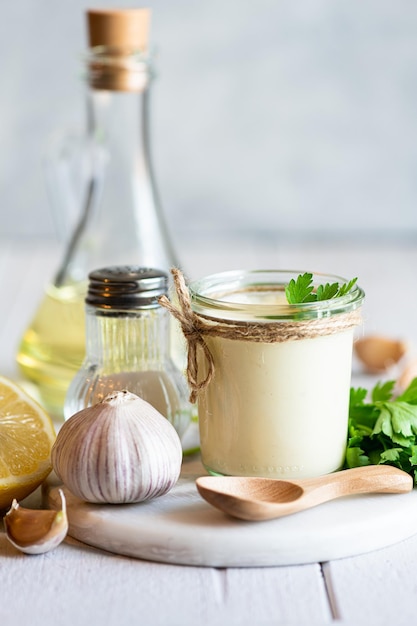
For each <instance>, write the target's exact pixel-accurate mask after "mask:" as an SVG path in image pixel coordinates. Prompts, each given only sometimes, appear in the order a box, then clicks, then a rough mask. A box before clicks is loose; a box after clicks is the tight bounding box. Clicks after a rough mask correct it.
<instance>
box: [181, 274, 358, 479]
mask: <svg viewBox="0 0 417 626" xmlns="http://www.w3.org/2000/svg"><path fill="white" fill-rule="evenodd" d="M300 273H301V272H300ZM297 275H298V273H296V272H278V271H272V270H271V271H263V272H261V271H259V272H226V273H223V274H217V275H213V276H209V277H207V278H205V279H203V280H201V281H199V282H198V283H193V284H191V286H190V292H191V304H192V308H193V311H194V312H195V313H197V314H198V315H199V316H202V317H204V318H205V319H207V320H208V321H209V323H213V324H216V323H222V320H223V322H225V321H226V320H227V321H228V322H229V323H230V320H233V321H234V322H236V324H238V325H242V323H243V324H245V323H246V324H250V323H253V324H257V325H259V324H266V325H268V324H271V323H277V322H279V324H282V329H283V330H284V331H285V328H286V327H287V326H288V324H291V326H294V322H296V323H297V322H299V323H300V324H301V325H302V326H303V328H304V331H305V334H306V336H305V337H302V338H298V337H297V338H291V339H284V340H281V339H280V340H279V341H270V342H264V341H253V340H245V339H243V340H242V339H241V338H226V337H225V336H205V337H204V340H205V342H206V344H207V346H208V348H209V350H210V352H211V355H212V357H213V364H214V375H213V377H212V379H211V381H210V383H209V384H208V386H207V387H206V389H203V390H201V391H200V392H199V395H198V414H199V428H200V445H201V455H202V461H203V464H204V466H205V467H206V469H207V470H208V471H209V472H210V473H212V474H225V475H237V476H267V477H273V478H303V477H312V476H319V475H322V474H326V473H330V472H333V471H335V470H337V469H339V468H340V467H341V466H342V465H343V462H344V457H345V450H346V443H347V426H348V406H349V391H350V380H351V364H352V344H353V335H354V326H355V325H356V324H358V319H359V318H358V315H357V311H356V309H358V308H359V307H360V305H361V303H362V300H363V297H364V294H363V291H362V290H361V289H360V288H359V287H357V286H354V287H353V288H352V290H351V292H349V293H348V294H347V295H346V296H343V297H342V298H335V299H332V300H327V301H321V302H314V303H308V304H302V305H289V304H288V303H287V302H286V299H285V294H284V285H285V284H286V283H288V281H289V280H290V279H291V278H293V277H295V276H297ZM313 278H314V281H315V283H316V284H319V283H324V282H330V281H331V282H336V281H337V282H339V283H344V282H345V280H344V279H341V278H339V277H329V276H317V275H315V276H314V277H313ZM355 311H356V313H355V316H356V321H355V322H354V323H350V321H351V320H350V318H349V314H350V313H352V312H355ZM317 320H319V321H320V320H321V322H320V323H322V324H324V327H325V328H324V331H323V330H321V331H320V334H316V333H315V330H314V328H312V331H311V333H309V326H310V325H311V326H312V327H313V326H314V324H315V323H316V322H317ZM349 320H350V321H349ZM340 322H343V323H340ZM345 322H346V323H345ZM327 325H328V333H327V330H326V328H327ZM199 369H200V371H201V372H202V374H204V373H205V372H206V371H207V363H206V362H205V359H204V356H203V355H202V353H201V351H200V352H199Z"/></svg>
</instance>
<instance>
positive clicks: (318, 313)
mask: <svg viewBox="0 0 417 626" xmlns="http://www.w3.org/2000/svg"><path fill="white" fill-rule="evenodd" d="M306 271H307V270H300V271H298V270H274V269H269V270H262V269H259V270H231V271H226V272H219V273H216V274H211V275H209V276H205V277H204V278H201V279H199V280H195V281H192V282H191V283H190V284H189V286H188V287H189V291H190V297H191V306H192V309H193V311H194V312H195V313H197V314H200V315H204V316H207V317H212V318H215V319H232V320H233V319H235V320H236V321H242V320H245V321H249V320H254V321H260V320H262V321H265V322H277V321H280V320H294V319H297V320H301V319H317V318H323V317H331V316H333V315H337V314H340V313H348V312H351V311H354V310H355V309H357V308H359V307H360V306H361V305H362V302H363V299H364V297H365V294H364V291H363V290H362V289H361V288H360V287H359V286H358V285H357V284H355V285H353V287H352V288H351V289H350V290H349V291H348V292H347V293H346V294H345V295H344V296H341V297H338V298H332V299H329V300H320V301H316V302H306V303H301V304H289V303H288V302H287V300H286V297H285V286H286V285H287V284H288V283H289V282H290V280H291V279H294V280H296V279H297V277H298V276H299V275H300V274H304V273H305V272H306ZM310 273H311V274H312V275H313V284H314V286H315V287H317V286H318V285H320V284H326V283H330V284H331V283H335V282H338V283H339V284H340V285H342V284H344V283H347V282H348V281H347V280H346V279H345V278H343V277H341V276H336V275H332V274H324V273H321V272H310Z"/></svg>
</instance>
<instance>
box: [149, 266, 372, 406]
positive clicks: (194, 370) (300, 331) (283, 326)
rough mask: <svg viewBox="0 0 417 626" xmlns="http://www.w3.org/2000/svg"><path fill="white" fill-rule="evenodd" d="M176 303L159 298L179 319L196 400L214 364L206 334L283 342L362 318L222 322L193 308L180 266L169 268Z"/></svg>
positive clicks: (329, 330)
mask: <svg viewBox="0 0 417 626" xmlns="http://www.w3.org/2000/svg"><path fill="white" fill-rule="evenodd" d="M171 274H172V277H173V280H174V286H175V291H176V294H177V298H178V303H179V307H176V306H175V305H174V304H173V303H172V302H171V301H170V300H169V299H168V298H167V297H166V296H165V295H164V296H161V297H160V298H159V299H158V302H159V304H160V305H161V306H163V307H165V308H166V309H167V310H168V311H169V312H170V313H171V314H172V315H173V316H174V317H175V318H176V319H177V320H178V322H179V324H180V326H181V329H182V332H183V335H184V337H185V339H186V341H187V348H188V350H187V370H186V374H187V381H188V385H189V388H190V402H192V403H194V402H196V400H197V397H198V394H199V393H200V392H201V391H203V390H204V389H206V387H207V386H208V385H209V384H210V381H211V380H212V378H213V376H214V373H215V365H214V359H213V355H212V354H211V352H210V349H209V347H208V345H207V343H206V340H205V337H221V338H223V339H231V340H240V341H253V342H258V343H282V342H286V341H297V340H300V339H313V338H315V337H323V336H325V335H333V334H335V333H340V332H344V331H347V330H350V329H352V328H354V327H355V326H358V325H359V324H360V323H361V321H362V316H361V313H360V310H358V309H355V310H353V311H349V312H347V313H338V314H336V315H332V316H331V317H322V318H317V319H307V320H285V321H280V322H269V321H268V322H267V323H265V322H261V323H260V322H254V321H237V320H228V319H222V320H221V322H219V321H218V320H215V319H214V318H211V317H209V316H203V315H201V314H197V313H195V312H194V311H193V310H192V307H191V298H190V292H189V290H188V287H187V285H186V282H185V278H184V275H183V273H182V272H181V270H179V269H177V268H172V269H171ZM198 350H201V351H202V353H203V356H204V358H205V361H206V364H207V374H206V376H205V377H204V378H203V379H202V380H199V375H198Z"/></svg>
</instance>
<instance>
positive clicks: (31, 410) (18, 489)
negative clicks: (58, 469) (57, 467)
mask: <svg viewBox="0 0 417 626" xmlns="http://www.w3.org/2000/svg"><path fill="white" fill-rule="evenodd" d="M55 438H56V434H55V429H54V426H53V423H52V420H51V418H50V417H49V415H48V414H47V413H46V411H45V410H44V409H43V408H42V407H41V406H39V405H38V404H37V403H36V402H35V401H34V400H32V398H31V397H30V396H29V395H28V394H27V393H26V392H25V391H23V389H21V388H20V387H19V386H18V385H16V384H15V383H13V382H12V381H10V380H8V379H7V378H4V377H3V376H0V509H4V508H6V507H8V506H10V504H11V503H12V501H13V498H16V500H21V499H22V498H25V497H26V496H27V495H29V494H30V493H31V492H32V491H34V490H35V489H36V487H38V486H39V485H40V484H41V483H42V482H43V480H44V479H45V478H46V476H47V475H48V474H49V472H50V471H51V469H52V466H51V448H52V445H53V443H54V441H55Z"/></svg>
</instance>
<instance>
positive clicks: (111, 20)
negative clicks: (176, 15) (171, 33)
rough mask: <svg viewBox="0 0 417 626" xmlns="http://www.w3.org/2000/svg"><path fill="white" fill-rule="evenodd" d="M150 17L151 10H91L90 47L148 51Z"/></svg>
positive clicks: (88, 12) (89, 19)
mask: <svg viewBox="0 0 417 626" xmlns="http://www.w3.org/2000/svg"><path fill="white" fill-rule="evenodd" d="M150 16H151V12H150V9H89V10H88V11H87V22H88V39H89V45H90V47H92V48H93V47H95V46H116V47H124V48H131V49H135V50H141V51H146V50H147V48H148V33H149V22H150Z"/></svg>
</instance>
